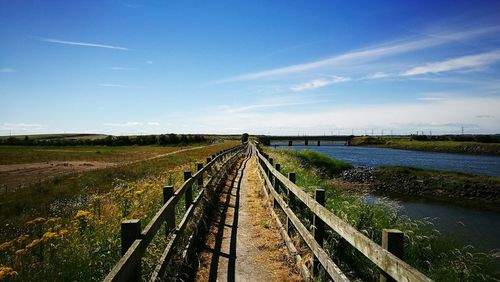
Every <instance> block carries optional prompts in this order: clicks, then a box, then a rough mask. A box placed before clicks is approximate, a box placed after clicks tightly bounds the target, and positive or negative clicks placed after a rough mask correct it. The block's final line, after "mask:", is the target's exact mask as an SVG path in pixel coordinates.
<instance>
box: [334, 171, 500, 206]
mask: <svg viewBox="0 0 500 282" xmlns="http://www.w3.org/2000/svg"><path fill="white" fill-rule="evenodd" d="M340 178H341V179H342V180H343V181H347V182H354V183H364V184H367V185H368V187H369V190H370V191H371V192H374V193H379V194H396V195H398V194H399V195H402V196H410V197H423V198H429V199H432V200H437V201H445V202H453V203H456V204H459V205H464V206H474V207H480V208H484V209H489V210H496V211H500V181H499V180H498V178H496V177H489V176H476V175H469V174H463V173H454V172H438V171H431V170H421V169H415V168H406V167H394V168H393V167H389V168H377V169H373V168H354V169H350V170H347V171H344V172H343V173H342V174H341V175H340Z"/></svg>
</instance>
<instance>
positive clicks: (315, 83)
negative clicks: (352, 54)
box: [290, 76, 351, 92]
mask: <svg viewBox="0 0 500 282" xmlns="http://www.w3.org/2000/svg"><path fill="white" fill-rule="evenodd" d="M349 80H351V79H350V78H349V77H343V76H334V77H333V78H331V79H325V78H320V79H313V80H311V81H308V82H305V83H301V84H296V85H294V86H292V87H291V88H290V90H292V91H295V92H301V91H306V90H313V89H317V88H321V87H325V86H327V85H330V84H333V83H341V82H346V81H349Z"/></svg>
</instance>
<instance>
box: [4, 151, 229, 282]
mask: <svg viewBox="0 0 500 282" xmlns="http://www.w3.org/2000/svg"><path fill="white" fill-rule="evenodd" d="M236 144H238V142H226V143H220V144H216V145H212V146H207V147H204V148H199V149H193V150H190V151H185V152H182V153H178V154H174V155H170V156H165V157H161V158H158V159H152V160H147V161H142V162H138V163H134V164H129V165H125V166H121V167H114V168H109V169H103V170H99V171H91V172H83V173H78V174H74V175H67V176H63V177H61V178H60V179H53V180H51V181H46V182H43V183H42V184H40V186H39V187H36V188H34V187H31V189H21V190H18V191H16V192H12V194H10V195H7V196H6V197H2V199H1V208H2V210H1V213H0V214H1V224H2V227H3V228H2V230H1V231H0V234H1V237H0V238H1V241H0V242H2V243H0V265H1V266H2V267H6V268H9V269H11V270H12V271H15V272H16V273H17V274H14V276H13V277H12V278H13V279H14V280H17V281H48V280H52V281H54V280H55V281H94V280H101V279H102V278H103V277H104V275H106V274H107V273H108V272H109V271H110V269H111V268H112V267H113V265H114V264H115V263H116V262H117V261H118V259H119V257H120V239H119V238H120V237H119V236H120V235H119V234H120V222H121V221H122V220H123V219H131V218H139V219H141V220H142V222H143V227H144V226H145V224H146V223H147V222H148V221H149V220H150V219H151V218H152V217H153V216H154V214H155V213H156V212H157V210H158V209H159V208H160V207H161V205H162V201H163V198H162V190H161V188H162V187H163V186H164V185H167V184H173V185H174V186H175V187H179V186H180V184H181V183H182V182H183V178H182V177H183V176H182V175H183V171H185V170H194V169H195V163H196V162H204V161H205V160H206V157H208V156H210V155H212V154H214V153H215V152H218V151H220V150H222V149H225V148H229V147H233V146H235V145H236ZM177 206H178V207H179V208H183V205H182V201H181V202H180V203H179V204H178V205H177ZM177 214H178V216H181V215H182V213H181V212H180V211H179V212H178V213H177ZM178 220H180V217H179V218H178ZM156 237H158V238H156V239H155V241H154V242H153V243H152V245H151V248H148V256H146V258H145V259H144V260H143V264H144V269H146V270H148V269H152V268H153V267H154V264H155V262H156V259H155V255H156V256H158V254H161V250H162V249H163V248H164V247H165V244H164V243H165V239H164V236H156ZM6 270H7V269H6ZM6 273H7V272H6ZM9 273H12V272H9Z"/></svg>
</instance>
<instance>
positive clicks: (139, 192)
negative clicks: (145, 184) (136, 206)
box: [134, 190, 144, 196]
mask: <svg viewBox="0 0 500 282" xmlns="http://www.w3.org/2000/svg"><path fill="white" fill-rule="evenodd" d="M142 193H144V190H137V191H135V193H134V194H135V195H136V196H140V195H142Z"/></svg>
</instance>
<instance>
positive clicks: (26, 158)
mask: <svg viewBox="0 0 500 282" xmlns="http://www.w3.org/2000/svg"><path fill="white" fill-rule="evenodd" d="M198 145H199V144H198ZM191 146H196V145H195V144H193V145H191ZM182 148H186V147H180V146H117V147H109V146H48V147H43V146H0V165H5V164H19V163H37V162H53V161H102V162H119V163H122V162H127V161H134V160H139V159H143V158H148V157H153V156H155V155H160V154H165V153H169V152H172V151H176V150H180V149H182Z"/></svg>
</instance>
